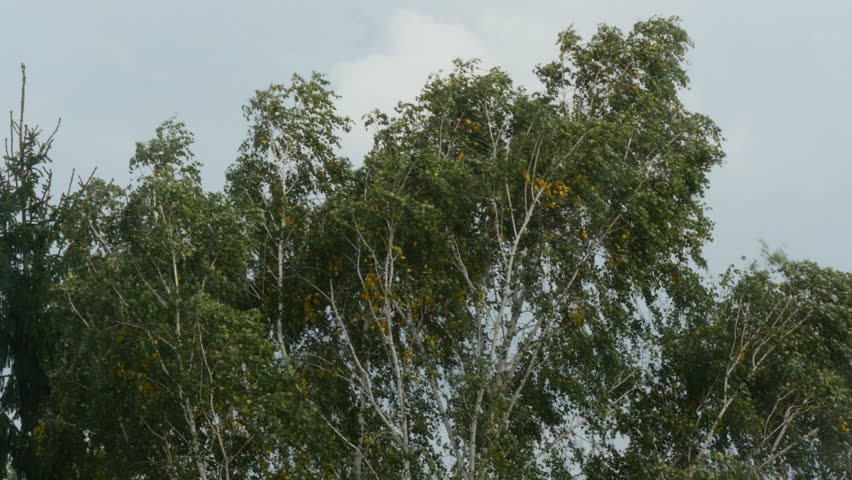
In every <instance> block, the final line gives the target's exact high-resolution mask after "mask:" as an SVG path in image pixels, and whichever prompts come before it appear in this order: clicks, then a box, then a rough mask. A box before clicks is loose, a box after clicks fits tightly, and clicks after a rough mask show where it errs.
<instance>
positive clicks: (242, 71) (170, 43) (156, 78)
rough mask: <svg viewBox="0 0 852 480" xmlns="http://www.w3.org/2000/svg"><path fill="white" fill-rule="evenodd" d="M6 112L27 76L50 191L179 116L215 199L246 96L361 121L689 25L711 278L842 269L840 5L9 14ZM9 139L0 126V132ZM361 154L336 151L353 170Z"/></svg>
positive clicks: (848, 129)
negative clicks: (785, 258)
mask: <svg viewBox="0 0 852 480" xmlns="http://www.w3.org/2000/svg"><path fill="white" fill-rule="evenodd" d="M0 3H2V13H1V14H0V45H2V48H0V107H2V108H4V109H6V111H8V110H9V109H12V108H14V109H16V110H17V101H18V94H19V88H20V85H19V82H20V74H19V65H20V63H21V62H24V63H26V64H27V71H28V77H29V79H28V118H29V119H30V121H31V122H34V123H39V124H41V125H42V126H43V127H45V128H48V127H52V126H53V123H54V122H55V120H56V119H57V117H62V128H61V131H60V133H59V135H58V137H57V141H56V144H55V148H54V151H53V157H54V161H55V165H54V167H55V172H56V177H57V179H59V181H61V182H65V181H67V178H68V175H69V174H70V172H71V169H72V168H76V169H77V170H78V171H83V172H88V171H90V170H91V169H92V168H94V167H98V171H99V172H100V175H101V176H104V177H108V178H109V177H112V178H115V179H116V181H117V182H119V183H120V184H123V183H126V181H127V178H128V175H127V160H128V159H129V158H130V156H131V155H132V152H133V148H134V142H136V141H139V140H145V139H148V138H150V137H151V136H152V134H153V131H154V128H155V127H156V126H157V125H158V124H159V123H160V122H161V121H163V120H165V119H167V118H169V117H170V116H172V115H175V116H177V118H178V119H179V120H182V121H184V122H186V123H187V125H188V126H189V128H190V129H191V130H192V131H193V132H195V134H196V140H197V143H196V147H195V152H196V155H197V157H198V158H199V159H200V160H201V161H202V162H203V163H204V165H205V167H204V180H205V184H206V185H207V186H208V187H210V188H221V186H222V184H223V182H224V171H225V169H226V167H227V166H228V165H229V164H230V163H231V162H232V160H233V159H234V158H235V156H236V150H237V147H238V145H239V143H240V141H241V140H242V139H243V137H244V135H245V131H246V125H245V123H244V121H243V119H242V116H241V111H240V107H241V105H243V104H244V103H245V102H246V100H247V99H248V98H249V97H250V96H251V95H252V93H253V92H254V90H256V89H261V88H265V87H267V86H268V85H269V84H270V83H283V82H286V81H287V80H288V79H289V78H290V75H291V74H292V73H293V72H299V73H302V74H308V73H309V72H310V71H311V70H317V71H320V72H324V73H326V74H328V76H329V78H330V79H331V81H332V82H333V86H334V89H335V90H336V91H337V92H338V93H340V94H341V95H342V97H343V98H342V100H341V102H340V108H341V110H342V111H343V113H345V114H347V115H349V116H351V117H352V118H354V119H358V118H360V117H361V116H362V115H363V114H364V113H366V112H367V111H368V110H370V109H372V108H376V107H378V108H381V109H385V110H388V109H390V108H391V107H392V106H393V105H394V104H395V103H396V102H397V101H398V100H400V99H411V98H413V97H414V96H415V95H416V94H417V93H418V91H419V89H420V88H421V87H422V85H423V83H424V81H425V80H426V76H427V75H428V74H429V73H430V72H434V71H437V70H439V69H446V68H447V67H448V65H449V64H450V60H451V59H453V58H455V57H463V58H471V57H478V58H481V59H482V60H483V62H484V65H485V66H495V65H497V66H501V67H504V68H505V69H506V70H507V71H508V72H509V73H510V74H511V75H512V76H513V78H514V79H515V80H516V82H517V83H521V84H524V85H527V86H528V87H530V88H536V85H535V83H534V77H533V76H532V74H531V69H532V68H533V67H534V66H535V65H536V64H537V63H541V62H544V61H547V60H550V59H552V58H554V57H555V54H556V50H555V46H554V41H555V38H556V34H557V32H559V31H560V30H562V29H564V28H565V27H566V26H568V25H571V24H573V25H574V27H575V28H576V29H577V30H578V31H579V32H580V33H582V34H584V35H585V36H588V35H589V34H590V33H592V32H593V31H594V30H595V28H596V26H597V25H598V24H599V23H608V24H611V25H615V26H618V27H621V28H622V29H625V30H627V29H629V28H630V26H631V25H632V24H633V23H634V22H636V21H637V20H640V19H645V18H647V17H649V16H652V15H663V16H671V15H676V16H679V17H681V18H682V20H683V25H684V27H685V28H686V29H687V31H688V32H689V33H690V35H691V36H692V38H693V40H694V42H695V48H694V50H693V51H692V52H691V54H690V55H689V62H690V65H689V73H690V76H691V78H692V87H691V89H690V90H689V91H688V92H685V93H684V100H685V102H686V104H687V107H688V108H690V109H691V110H695V111H699V112H702V113H705V114H708V115H709V116H710V117H711V118H713V119H714V120H715V121H716V122H717V123H718V124H719V125H720V126H721V128H722V131H723V133H724V135H725V137H726V139H727V140H726V143H725V145H726V151H727V154H728V158H727V161H726V163H725V165H724V166H722V167H720V168H718V169H717V170H716V171H715V172H714V173H713V174H712V177H711V181H712V186H711V189H710V191H709V194H708V197H707V202H708V204H709V206H710V207H711V209H712V212H711V216H712V217H713V219H714V220H715V222H716V231H715V232H716V233H715V241H714V242H713V244H712V245H710V246H709V247H708V249H707V251H706V253H707V257H708V260H709V262H710V267H711V271H714V272H718V271H720V270H722V269H724V268H725V266H727V265H728V264H729V263H738V262H739V258H740V256H742V255H746V256H749V257H755V256H757V255H758V253H759V251H760V240H765V241H766V242H768V244H769V245H770V246H771V247H775V248H779V247H780V248H783V249H784V250H786V251H787V253H788V254H789V255H790V256H791V257H793V258H807V259H812V260H815V261H817V262H819V263H821V264H823V265H829V266H833V267H835V268H840V269H843V270H847V271H848V270H852V249H850V245H852V242H850V235H852V220H850V218H851V217H850V210H852V189H850V180H852V161H850V147H849V143H850V139H852V87H850V84H852V80H851V79H852V27H850V25H852V2H849V1H841V0H836V1H813V0H812V1H809V2H801V1H789V0H774V1H748V0H738V1H727V0H725V1H721V0H716V1H702V2H697V1H695V2H692V1H663V0H659V1H641V0H632V1H603V0H597V1H594V0H588V1H586V0H584V1H572V0H554V1H532V0H526V1H517V0H515V1H496V0H491V1H488V2H478V1H461V0H455V1H431V2H416V3H415V2H410V3H409V2H404V1H400V0H396V1H378V0H377V1H360V2H346V1H338V2H317V3H316V4H315V5H309V4H308V3H307V2H286V1H247V0H243V1H240V2H219V1H213V0H192V1H189V0H186V1H178V0H170V1H160V0H146V1H144V2H142V1H135V2H131V1H117V0H115V1H91V0H75V1H73V2H69V1H67V0H66V1H61V2H59V1H57V2H46V1H37V0H32V1H28V2H22V1H18V2H11V1H0ZM0 131H2V130H0ZM369 146H370V137H369V135H368V134H367V132H365V131H364V130H363V127H362V128H357V129H356V130H355V131H354V132H353V133H352V134H351V135H350V136H349V137H347V138H346V139H345V142H344V153H345V154H347V155H348V156H349V157H350V158H351V159H352V160H353V161H354V162H355V163H356V164H357V163H358V162H359V157H360V156H362V155H363V153H364V152H365V151H366V150H367V149H368V148H369Z"/></svg>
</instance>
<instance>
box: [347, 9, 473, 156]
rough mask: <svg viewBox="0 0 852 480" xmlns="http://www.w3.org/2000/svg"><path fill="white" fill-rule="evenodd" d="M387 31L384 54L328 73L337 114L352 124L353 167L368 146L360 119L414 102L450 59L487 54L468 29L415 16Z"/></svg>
mask: <svg viewBox="0 0 852 480" xmlns="http://www.w3.org/2000/svg"><path fill="white" fill-rule="evenodd" d="M389 29H390V36H389V37H390V42H389V46H388V48H387V49H386V50H385V51H383V52H379V53H372V54H369V55H367V56H365V57H362V58H357V59H354V60H347V61H344V62H341V63H338V64H337V65H336V66H335V68H334V70H333V73H332V80H334V85H335V87H336V89H337V90H338V92H339V93H340V95H341V97H342V99H341V102H340V109H341V112H342V113H344V114H346V115H349V116H350V117H352V118H353V119H354V120H355V121H356V127H355V128H354V129H353V132H352V133H351V134H349V135H348V136H347V137H346V138H345V139H344V145H343V146H344V152H345V153H346V154H348V155H349V156H350V158H352V159H353V160H354V161H356V162H357V161H359V160H360V158H361V157H362V156H363V155H364V153H366V152H367V151H368V150H369V149H370V147H371V146H372V135H371V134H370V133H369V132H367V131H366V130H365V129H364V127H363V126H362V125H361V122H360V119H361V117H362V116H363V115H365V114H366V113H368V112H370V111H372V110H373V109H375V108H378V109H379V110H382V111H385V112H390V111H392V110H393V107H394V106H395V105H396V103H397V102H398V101H411V100H414V98H415V97H416V96H417V94H418V93H419V92H420V90H421V89H422V87H423V85H424V84H425V82H426V79H427V77H428V76H429V74H430V73H434V72H437V71H438V70H447V69H449V68H450V67H451V66H452V60H453V59H455V58H473V57H476V58H482V57H484V56H485V55H486V54H487V50H488V49H487V48H486V47H485V45H484V43H483V41H482V39H481V38H480V37H479V36H477V35H476V34H475V33H474V32H473V31H471V30H470V29H468V28H465V27H464V26H462V25H458V24H450V23H444V22H440V21H438V20H436V19H435V18H433V17H430V16H428V15H423V14H420V13H415V12H408V11H406V12H399V13H396V14H394V15H393V16H392V17H391V20H390V25H389Z"/></svg>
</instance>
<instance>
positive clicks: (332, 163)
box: [0, 18, 852, 480]
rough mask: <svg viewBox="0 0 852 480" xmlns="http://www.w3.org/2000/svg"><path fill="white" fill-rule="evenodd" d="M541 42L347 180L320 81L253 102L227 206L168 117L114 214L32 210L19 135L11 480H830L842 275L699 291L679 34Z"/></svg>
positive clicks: (695, 196) (709, 133)
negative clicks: (550, 56) (534, 77)
mask: <svg viewBox="0 0 852 480" xmlns="http://www.w3.org/2000/svg"><path fill="white" fill-rule="evenodd" d="M557 45H558V47H559V52H560V54H559V58H558V59H557V60H556V61H554V62H552V63H549V64H545V65H541V66H539V67H538V69H537V73H538V75H539V78H540V79H541V81H542V83H543V85H544V90H543V91H542V92H537V93H530V92H528V91H526V90H525V89H523V88H519V87H516V86H514V85H513V84H512V82H511V79H510V78H509V77H508V76H507V75H506V74H505V73H504V72H503V71H501V70H499V69H491V70H483V69H481V68H480V67H479V65H478V64H477V63H476V62H463V61H458V62H456V65H455V68H454V69H453V70H452V71H451V72H449V73H447V74H443V75H435V76H433V77H431V78H430V79H429V81H428V82H427V84H426V86H425V88H424V89H423V91H422V93H421V95H420V96H419V97H418V98H417V99H416V100H415V101H414V102H412V103H405V104H399V105H398V106H397V108H396V110H395V112H394V113H392V114H388V113H382V112H374V113H373V114H371V115H370V116H368V118H367V122H366V123H367V125H368V126H372V127H373V128H375V131H376V135H375V144H374V147H373V149H372V151H371V152H370V153H369V154H368V155H367V157H366V158H365V159H364V162H363V166H361V167H360V168H353V167H352V166H351V165H350V164H349V162H348V161H347V160H346V159H344V158H341V157H340V156H338V154H337V153H336V152H337V149H338V147H339V135H340V134H342V133H343V132H346V131H347V130H348V129H349V128H350V123H351V122H350V121H349V119H347V118H345V117H342V116H340V115H338V114H337V113H336V111H335V109H334V101H335V98H336V97H335V95H334V93H333V92H332V91H331V90H330V89H329V85H328V83H327V81H326V80H325V79H324V78H323V77H322V76H320V75H317V74H314V75H312V76H311V77H309V78H303V77H299V76H294V77H293V79H292V82H291V83H290V84H289V85H272V86H270V87H269V88H268V89H266V90H262V91H258V92H257V93H256V95H255V96H254V97H253V98H252V99H251V100H250V101H249V103H248V105H247V106H246V107H245V108H244V113H245V118H246V120H247V121H248V123H249V131H248V136H247V139H246V140H245V142H244V143H243V145H242V147H241V149H240V155H239V157H238V159H237V161H236V162H235V164H234V165H233V166H232V167H231V168H230V169H229V170H228V172H227V180H228V184H227V187H226V190H225V192H224V193H206V192H204V191H203V189H202V187H201V180H200V176H199V164H198V162H196V161H195V160H194V159H193V156H192V152H191V145H192V135H191V134H190V133H189V132H188V131H187V130H186V128H185V126H184V125H183V124H181V123H179V122H177V121H174V120H170V121H167V122H165V123H163V124H162V125H161V126H160V127H159V128H158V129H157V131H156V133H155V136H154V138H153V139H152V140H150V141H148V142H144V143H138V144H137V149H136V154H135V155H134V156H133V158H132V159H131V160H130V168H131V173H132V174H133V176H134V182H133V183H132V184H131V185H130V186H128V187H126V188H123V187H118V186H116V185H113V184H112V183H109V182H105V181H103V180H100V179H97V178H90V179H88V180H85V181H83V180H81V181H80V182H79V186H78V188H77V189H76V191H75V192H74V193H73V194H67V195H64V196H63V197H62V199H61V200H60V201H59V202H57V203H56V204H52V203H50V202H49V201H48V197H47V192H49V185H48V184H49V181H47V180H46V178H49V177H45V175H46V173H45V172H47V171H46V170H45V169H44V167H43V166H42V165H43V163H44V162H45V161H46V160H47V152H48V150H49V145H50V140H48V141H46V142H39V140H38V132H37V131H35V130H28V129H27V128H25V127H23V120H20V121H19V122H17V123H15V125H18V130H16V131H17V132H19V133H18V135H20V136H21V137H20V138H21V141H20V146H19V147H18V150H17V152H15V151H12V152H11V153H8V154H7V155H6V157H5V169H4V170H2V172H0V173H2V182H0V208H2V210H0V215H2V217H0V221H2V222H3V223H2V225H0V226H2V228H3V231H2V234H3V235H2V238H0V246H2V251H0V255H2V259H1V260H2V264H0V269H3V270H2V283H0V307H2V310H1V311H0V314H2V317H0V320H2V326H0V334H1V335H0V340H2V343H0V347H2V350H0V353H2V354H3V356H2V359H3V361H4V362H5V363H4V365H6V366H9V367H11V370H9V375H8V376H6V377H4V382H3V397H2V399H3V408H4V409H5V410H6V412H7V415H6V416H3V417H2V421H3V422H4V423H3V425H2V427H3V432H4V437H3V440H2V447H3V450H2V451H0V453H2V454H3V455H4V457H3V459H2V460H4V461H5V462H7V463H9V462H11V463H10V467H11V468H12V470H14V471H15V472H16V474H17V475H19V476H21V477H23V478H52V477H56V476H62V477H63V478H205V479H206V478H337V479H344V478H352V479H360V478H388V479H391V478H393V479H396V478H403V479H406V480H410V479H424V478H457V479H465V480H475V479H484V478H575V477H585V478H601V479H603V478H649V479H650V478H660V477H661V476H665V477H678V476H680V477H687V478H789V477H796V478H838V476H839V475H842V474H844V473H848V471H849V470H850V466H852V464H850V462H852V435H850V425H849V423H848V422H852V371H850V369H849V366H850V364H852V277H850V275H849V274H848V273H842V272H837V271H834V270H831V269H825V268H820V267H818V266H816V265H814V264H812V263H808V262H791V261H788V260H786V259H784V258H783V257H780V256H773V257H771V258H769V260H770V263H769V265H768V266H766V267H757V266H755V267H753V268H751V269H749V270H746V271H736V270H731V271H730V272H729V273H728V274H726V275H725V276H724V277H723V278H721V279H720V280H719V281H718V282H712V283H711V282H707V281H703V280H702V271H701V267H702V266H703V265H704V262H703V259H702V258H701V248H702V246H703V245H704V244H705V242H706V241H707V240H708V239H709V237H710V231H711V223H710V221H709V220H708V218H707V217H706V215H705V205H704V203H703V201H702V195H703V193H704V191H705V189H706V187H707V175H708V172H709V171H710V169H711V168H713V167H714V166H715V165H718V164H719V163H720V162H721V160H722V158H723V153H722V150H721V145H720V143H721V138H720V132H719V130H718V128H717V127H716V126H715V125H714V124H713V122H712V121H711V120H710V119H708V118H707V117H705V116H703V115H700V114H697V113H693V112H688V111H686V110H685V109H684V106H683V104H682V103H681V101H680V99H679V94H680V92H681V91H682V89H683V88H685V87H686V86H687V83H688V79H687V75H686V72H685V70H684V68H683V64H684V56H685V54H686V52H687V50H688V47H689V45H690V43H689V38H688V37H687V35H686V33H685V32H684V31H683V30H682V29H681V28H680V27H679V25H678V24H677V22H676V21H675V20H672V19H660V18H654V19H651V20H648V21H645V22H640V23H637V24H636V25H635V27H634V28H633V30H632V31H630V32H628V33H623V32H621V31H619V30H618V29H615V28H611V27H606V26H602V27H601V28H600V29H599V31H598V33H597V34H595V35H594V36H593V37H592V38H590V39H589V40H588V41H586V42H583V41H582V40H581V39H580V37H579V36H578V35H577V34H576V33H574V32H573V31H572V30H567V31H565V32H563V33H562V34H561V35H560V36H559V39H558V42H557ZM13 127H14V125H13ZM39 188H41V190H39ZM39 192H42V193H39ZM7 459H9V460H7Z"/></svg>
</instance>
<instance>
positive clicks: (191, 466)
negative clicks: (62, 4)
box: [39, 121, 287, 479]
mask: <svg viewBox="0 0 852 480" xmlns="http://www.w3.org/2000/svg"><path fill="white" fill-rule="evenodd" d="M191 142H192V136H191V135H190V134H189V133H188V132H187V131H186V129H185V128H184V126H183V125H182V124H181V123H179V122H175V121H167V122H165V123H164V124H163V125H161V126H160V127H159V128H158V129H157V134H156V137H155V138H154V139H152V140H151V141H149V142H146V143H138V144H137V148H136V155H135V156H134V157H133V158H132V159H131V161H130V166H131V171H132V172H134V173H136V175H137V185H136V186H135V187H133V188H130V189H128V190H124V189H120V188H118V187H115V186H114V185H111V184H107V183H105V182H103V181H99V180H92V181H90V182H88V183H86V184H83V185H81V188H80V189H79V191H78V192H77V193H75V194H74V195H73V196H71V197H70V198H69V202H68V204H67V206H66V207H65V208H64V210H63V215H64V217H65V218H64V222H63V231H62V234H63V238H62V240H63V242H62V244H63V246H64V247H65V248H64V251H63V265H64V270H63V273H64V277H63V279H62V281H61V282H60V283H59V285H57V289H58V293H59V294H60V295H61V296H62V298H64V299H65V300H66V302H65V311H64V312H63V314H64V316H65V318H67V319H68V322H67V323H66V328H65V329H64V331H63V332H62V334H63V335H62V338H61V343H60V345H61V346H62V347H63V348H62V356H61V359H60V361H58V362H57V364H56V365H55V367H54V370H53V371H52V381H53V382H54V384H55V385H56V388H57V391H58V392H59V395H57V396H55V397H54V403H53V405H52V407H53V413H54V415H53V417H52V418H49V419H47V420H46V421H45V422H44V423H43V424H42V425H41V427H40V430H39V441H40V442H42V443H43V444H44V445H45V449H46V450H50V449H52V448H53V449H55V448H61V447H60V446H59V445H57V444H56V443H55V438H57V436H58V435H66V436H67V435H68V432H69V431H71V432H74V433H76V443H77V448H78V449H79V454H78V455H79V458H78V460H77V461H76V462H75V464H74V468H73V469H72V470H69V473H68V475H69V476H70V475H72V474H73V475H76V476H77V477H78V478H115V477H117V476H121V477H124V478H137V477H142V478H202V479H205V478H223V479H228V478H265V477H266V474H267V473H268V470H269V469H268V467H269V466H270V465H273V464H274V459H273V458H271V457H270V455H271V452H270V451H269V446H270V443H269V442H270V441H271V440H269V438H268V432H269V430H270V429H271V428H273V427H274V424H275V420H274V418H275V417H276V416H278V415H281V414H282V412H286V406H287V403H286V398H282V394H281V392H280V391H278V390H276V389H275V384H274V382H272V381H271V379H270V373H271V370H270V369H271V368H272V367H273V350H272V344H270V343H269V342H267V341H266V333H265V332H266V331H265V327H264V323H263V322H261V319H260V317H259V316H258V315H257V312H256V311H253V310H250V309H245V308H244V307H243V306H242V304H244V303H245V301H244V299H243V298H242V297H243V295H244V290H243V288H242V284H243V282H244V279H245V277H246V274H247V272H248V267H249V260H250V255H249V249H248V246H247V242H246V241H245V238H246V236H247V234H248V228H249V226H248V225H247V224H246V223H245V222H244V221H243V219H242V217H241V216H240V215H238V213H237V210H235V208H234V207H233V206H232V205H230V204H229V203H228V202H227V200H226V199H225V198H224V196H223V195H221V194H205V193H204V192H203V191H202V190H201V185H200V181H201V180H200V176H199V171H198V164H197V162H195V161H193V160H192V154H191V152H190V150H189V148H190V144H191ZM286 418H287V417H286V416H283V415H282V420H283V419H286ZM261 419H262V421H260V422H258V421H259V420H261ZM66 448H67V446H66Z"/></svg>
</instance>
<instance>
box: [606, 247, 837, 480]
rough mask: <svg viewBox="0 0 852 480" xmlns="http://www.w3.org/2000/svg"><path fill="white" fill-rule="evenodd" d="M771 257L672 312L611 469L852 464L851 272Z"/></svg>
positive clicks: (752, 471) (766, 474)
mask: <svg viewBox="0 0 852 480" xmlns="http://www.w3.org/2000/svg"><path fill="white" fill-rule="evenodd" d="M768 261H769V262H768V265H767V267H759V266H758V265H756V264H755V265H753V266H752V267H751V268H749V269H747V270H745V271H739V270H734V269H732V270H730V271H729V272H728V273H727V274H726V275H725V276H724V277H723V278H722V280H721V284H720V286H719V287H718V290H717V291H716V292H711V295H710V296H709V298H707V303H705V304H704V306H703V308H699V309H695V310H692V311H686V312H682V313H681V314H680V315H677V317H678V320H679V321H680V322H682V324H680V325H677V324H675V325H671V323H672V322H669V323H670V326H669V327H668V328H667V329H666V331H665V332H664V333H663V334H662V335H661V336H660V339H659V345H660V347H661V348H660V355H659V357H658V358H657V359H656V360H655V361H654V362H653V363H654V366H653V368H651V369H650V370H649V372H648V373H649V376H648V378H647V380H646V383H645V387H644V388H643V389H641V390H637V391H636V392H635V394H634V397H633V399H632V402H633V405H632V407H631V408H630V410H629V412H630V414H631V415H630V416H625V418H623V419H622V420H621V422H620V429H621V431H622V433H623V434H624V435H626V436H628V437H629V438H630V439H631V443H630V446H629V448H627V449H625V451H624V452H619V453H618V454H617V455H615V456H614V458H613V459H609V460H608V461H607V463H608V468H613V469H616V470H617V471H619V472H620V473H621V474H622V475H624V476H629V477H631V478H657V477H658V475H660V474H664V475H673V476H677V475H681V474H682V475H686V476H689V477H692V478H731V477H736V478H843V476H842V475H844V474H847V475H848V472H850V468H852V449H850V446H852V445H850V441H849V436H850V435H849V424H848V422H849V415H850V413H852V404H850V401H852V372H850V370H849V365H850V362H852V355H850V354H852V349H850V345H852V328H850V327H852V323H850V318H852V316H850V313H852V310H850V301H852V296H850V294H851V293H852V276H850V275H849V274H848V273H843V272H838V271H836V270H833V269H830V268H828V269H826V268H820V267H818V266H817V265H815V264H813V263H810V262H792V261H789V260H787V259H786V258H784V257H783V256H782V255H780V254H774V255H771V256H769V257H768ZM642 405H645V406H647V405H654V408H647V407H646V408H642V407H641V406H642ZM600 476H601V478H606V477H607V475H605V474H604V473H603V472H601V473H600Z"/></svg>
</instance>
